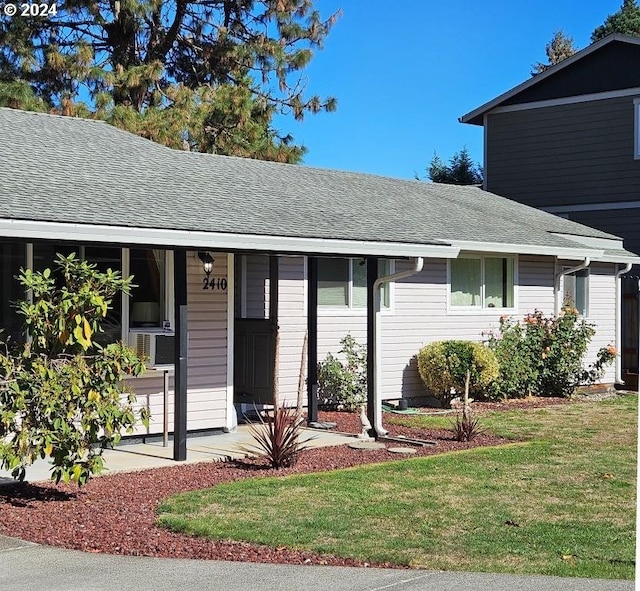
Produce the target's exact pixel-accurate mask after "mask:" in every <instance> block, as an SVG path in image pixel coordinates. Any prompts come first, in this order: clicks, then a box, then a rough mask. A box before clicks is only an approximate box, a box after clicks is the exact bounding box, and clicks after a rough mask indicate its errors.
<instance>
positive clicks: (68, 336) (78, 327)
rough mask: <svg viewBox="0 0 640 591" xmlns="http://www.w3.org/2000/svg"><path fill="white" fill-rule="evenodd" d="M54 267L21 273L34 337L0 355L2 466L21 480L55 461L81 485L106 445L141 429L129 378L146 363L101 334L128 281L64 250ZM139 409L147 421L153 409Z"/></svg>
mask: <svg viewBox="0 0 640 591" xmlns="http://www.w3.org/2000/svg"><path fill="white" fill-rule="evenodd" d="M55 266H56V268H57V270H56V272H55V273H52V272H51V270H50V269H45V270H44V271H43V272H33V271H31V270H26V271H24V270H23V271H22V272H21V273H20V276H19V277H18V280H19V281H20V283H21V284H22V285H23V286H24V288H25V289H26V290H29V291H30V292H31V294H32V301H31V300H30V299H26V300H23V301H21V302H19V303H18V312H19V313H20V314H21V315H22V316H23V318H24V321H25V326H26V332H27V335H28V337H29V338H28V340H27V342H26V343H25V344H24V345H22V346H21V347H18V348H14V350H13V351H12V352H9V350H8V347H7V345H5V352H3V353H0V465H1V466H2V467H3V468H5V469H9V470H11V471H12V475H13V477H14V478H18V479H20V480H22V479H24V476H25V467H26V466H28V465H30V464H32V463H33V462H34V461H35V460H36V459H38V458H45V457H50V458H51V464H52V465H53V467H52V470H51V478H52V479H53V480H55V481H56V482H59V481H60V480H63V481H65V482H67V481H69V480H73V481H75V482H77V483H78V485H82V484H84V483H85V482H86V481H87V480H88V479H89V478H90V477H91V476H92V475H93V474H97V473H99V472H101V471H102V469H103V461H102V452H103V450H104V448H106V447H108V446H113V445H114V444H116V443H117V442H118V441H119V440H120V433H121V431H122V430H127V431H131V430H132V428H133V427H134V425H135V423H136V413H135V412H134V409H133V403H134V402H135V397H134V395H133V394H132V393H131V392H130V391H128V389H127V387H126V384H125V383H124V382H123V377H124V376H137V375H140V374H141V373H142V372H143V371H144V363H143V362H142V361H141V360H140V359H139V358H138V357H137V355H136V354H135V353H134V352H133V351H132V350H131V349H129V348H128V347H126V346H125V345H124V344H123V343H121V342H119V343H113V344H110V345H107V346H105V347H102V346H100V345H99V344H97V343H96V342H95V340H94V336H95V335H96V334H97V333H99V332H101V322H102V321H103V320H104V318H105V317H106V315H107V312H108V310H109V308H110V304H111V301H112V299H113V298H114V297H115V296H116V295H117V294H119V293H120V292H121V291H123V292H125V293H127V294H128V293H129V291H130V288H131V278H128V279H122V278H121V277H120V275H119V274H118V273H117V272H115V271H112V270H110V269H109V270H107V271H106V272H105V273H101V272H99V271H97V269H96V266H95V265H91V264H89V263H87V262H86V261H78V260H76V259H75V256H74V255H73V254H72V255H70V256H68V257H64V256H61V255H58V259H57V260H56V263H55ZM138 414H139V416H140V419H141V420H142V421H143V423H144V424H148V413H147V411H146V409H142V410H140V411H139V413H138ZM97 444H98V445H99V447H96V445H97Z"/></svg>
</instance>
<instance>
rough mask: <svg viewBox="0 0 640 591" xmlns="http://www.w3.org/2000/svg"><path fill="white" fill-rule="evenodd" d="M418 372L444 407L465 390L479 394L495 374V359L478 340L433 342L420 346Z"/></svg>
mask: <svg viewBox="0 0 640 591" xmlns="http://www.w3.org/2000/svg"><path fill="white" fill-rule="evenodd" d="M416 359H417V362H418V373H419V374H420V377H421V378H422V381H423V382H424V385H425V386H426V388H427V390H428V391H429V393H430V394H432V395H434V396H436V397H437V398H439V399H440V400H441V401H442V403H443V405H444V406H449V405H450V404H451V398H452V397H453V396H454V395H455V394H456V393H461V392H463V391H464V389H465V382H466V380H467V375H468V378H469V389H470V391H471V392H473V393H474V394H479V393H481V392H482V391H483V390H485V389H486V388H488V387H489V386H490V384H491V383H492V382H493V381H494V380H495V379H496V378H497V377H498V373H499V369H498V362H497V361H496V358H495V356H494V354H493V352H492V351H491V350H490V349H488V348H487V347H485V346H484V345H483V344H482V343H475V342H472V341H435V342H433V343H430V344H428V345H426V346H425V347H423V348H422V349H420V351H419V352H418V355H417V356H416Z"/></svg>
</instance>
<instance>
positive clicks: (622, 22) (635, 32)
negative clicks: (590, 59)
mask: <svg viewBox="0 0 640 591" xmlns="http://www.w3.org/2000/svg"><path fill="white" fill-rule="evenodd" d="M612 33H622V34H623V35H631V36H632V37H640V6H638V4H637V3H636V0H623V2H622V6H621V7H620V10H618V12H615V13H613V14H610V15H609V16H608V17H607V18H606V20H605V21H604V23H603V24H602V25H600V26H599V27H596V29H595V30H594V31H593V33H591V43H595V42H596V41H600V39H603V38H604V37H606V36H607V35H611V34H612Z"/></svg>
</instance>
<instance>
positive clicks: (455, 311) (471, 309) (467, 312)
mask: <svg viewBox="0 0 640 591" xmlns="http://www.w3.org/2000/svg"><path fill="white" fill-rule="evenodd" d="M458 258H461V259H480V260H481V261H483V262H482V264H481V266H480V283H481V285H480V301H481V302H482V305H481V306H452V305H451V261H452V260H454V259H447V315H448V316H455V315H461V316H471V315H473V314H482V315H485V316H489V315H495V314H500V315H502V314H517V313H518V283H519V276H518V272H519V264H518V255H517V254H515V255H506V254H504V253H494V254H492V253H487V254H483V255H479V254H461V255H460V256H459V257H458ZM485 258H490V259H491V258H501V259H513V307H511V308H487V307H485V306H484V288H485V281H484V259H485Z"/></svg>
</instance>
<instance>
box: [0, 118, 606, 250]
mask: <svg viewBox="0 0 640 591" xmlns="http://www.w3.org/2000/svg"><path fill="white" fill-rule="evenodd" d="M0 166H1V167H2V172H1V180H0V219H2V218H6V219H16V220H18V219H19V220H36V221H50V222H70V223H78V224H99V225H109V226H122V227H136V228H154V229H173V230H190V231H200V232H216V233H239V234H243V235H261V236H282V237H285V236H288V237H304V238H326V239H334V240H362V241H376V242H399V243H414V244H437V243H449V242H450V241H452V240H464V241H482V242H492V243H496V244H521V245H532V246H547V247H550V248H553V247H558V248H567V247H569V248H571V247H574V248H575V247H577V245H576V244H575V243H574V242H572V241H570V240H567V239H566V238H564V237H561V236H558V235H557V233H562V234H573V235H577V236H590V237H599V238H610V239H611V238H615V237H613V236H611V235H610V234H606V233H604V232H601V231H598V230H595V229H591V228H587V227H585V226H582V225H580V224H577V223H574V222H571V221H568V220H565V219H562V218H559V217H556V216H553V215H551V214H548V213H544V212H542V211H538V210H536V209H532V208H530V207H527V206H524V205H521V204H519V203H516V202H514V201H510V200H508V199H505V198H502V197H499V196H497V195H493V194H491V193H487V192H485V191H482V190H481V189H479V188H475V187H459V186H452V185H440V184H432V183H426V182H421V181H415V180H398V179H391V178H385V177H381V176H375V175H368V174H360V173H352V172H341V171H336V170H326V169H319V168H311V167H307V166H296V165H288V164H279V163H273V162H263V161H258V160H249V159H243V158H233V157H228V156H217V155H210V154H199V153H190V152H182V151H176V150H172V149H169V148H166V147H164V146H161V145H158V144H154V143H152V142H151V141H148V140H146V139H143V138H140V137H137V136H135V135H133V134H130V133H127V132H123V131H120V130H118V129H116V128H115V127H112V126H110V125H108V124H106V123H103V122H99V121H91V120H86V119H75V118H68V117H60V116H54V115H48V114H41V113H30V112H24V111H18V110H12V109H6V108H0Z"/></svg>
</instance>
